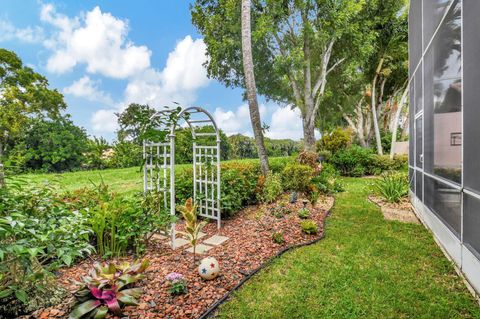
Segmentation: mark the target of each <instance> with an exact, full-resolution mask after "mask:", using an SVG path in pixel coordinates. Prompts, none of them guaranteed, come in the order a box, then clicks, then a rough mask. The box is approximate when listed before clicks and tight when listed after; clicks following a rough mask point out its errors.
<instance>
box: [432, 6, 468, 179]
mask: <svg viewBox="0 0 480 319" xmlns="http://www.w3.org/2000/svg"><path fill="white" fill-rule="evenodd" d="M461 62H462V61H461V5H460V2H459V1H454V2H453V4H452V6H451V8H450V9H449V11H448V12H447V14H446V16H445V19H444V21H443V22H442V24H441V25H440V27H439V29H438V32H437V34H436V35H435V37H434V39H433V41H432V45H431V47H430V48H429V50H428V51H427V53H426V55H425V61H424V63H425V89H424V91H425V94H426V97H425V121H426V125H425V148H426V149H425V156H426V159H425V169H426V171H427V172H429V173H432V174H435V175H437V176H440V177H443V178H446V179H448V180H450V181H452V182H455V183H458V184H461V178H462V147H461V145H462V134H461V132H462V79H461V71H462V70H461V65H462V64H461Z"/></svg>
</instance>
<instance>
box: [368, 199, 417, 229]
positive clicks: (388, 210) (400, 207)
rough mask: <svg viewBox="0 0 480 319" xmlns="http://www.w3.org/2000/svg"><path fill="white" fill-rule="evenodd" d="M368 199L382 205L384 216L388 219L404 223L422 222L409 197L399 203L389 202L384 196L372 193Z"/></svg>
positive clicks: (379, 205)
mask: <svg viewBox="0 0 480 319" xmlns="http://www.w3.org/2000/svg"><path fill="white" fill-rule="evenodd" d="M368 199H369V200H370V201H371V202H372V203H374V204H376V205H377V206H378V207H380V210H381V211H382V213H383V217H384V218H385V219H387V220H396V221H400V222H403V223H413V224H420V221H419V220H418V218H417V216H416V215H415V213H414V212H413V209H412V204H411V203H410V201H409V200H408V199H407V198H403V199H401V200H400V202H399V203H389V202H387V201H386V200H384V199H383V198H382V197H379V196H374V195H370V196H368Z"/></svg>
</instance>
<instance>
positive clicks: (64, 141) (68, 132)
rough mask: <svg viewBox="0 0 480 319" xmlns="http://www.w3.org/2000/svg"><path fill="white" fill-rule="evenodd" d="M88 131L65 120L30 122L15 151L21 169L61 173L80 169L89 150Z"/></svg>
mask: <svg viewBox="0 0 480 319" xmlns="http://www.w3.org/2000/svg"><path fill="white" fill-rule="evenodd" d="M87 143H88V139H87V135H86V133H85V130H84V129H82V128H79V127H77V126H75V125H74V124H73V122H72V121H71V120H70V119H68V118H67V117H65V118H58V119H57V120H54V121H52V120H43V119H32V120H30V125H29V127H28V128H27V129H26V130H25V131H24V133H23V134H22V135H21V136H20V138H19V139H17V144H16V145H15V148H14V150H13V153H14V154H15V156H16V160H17V162H14V163H11V164H13V165H15V166H17V168H19V169H21V170H35V171H43V172H62V171H69V170H74V169H78V168H79V167H80V165H81V164H82V162H84V156H83V153H84V152H86V151H87Z"/></svg>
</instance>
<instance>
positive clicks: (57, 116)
mask: <svg viewBox="0 0 480 319" xmlns="http://www.w3.org/2000/svg"><path fill="white" fill-rule="evenodd" d="M0 96H1V98H0V164H4V165H5V167H6V168H7V169H8V170H11V171H14V172H28V171H39V172H63V171H72V170H80V169H103V168H121V167H131V166H139V165H141V163H142V143H143V139H150V138H152V136H151V134H152V132H156V131H157V130H156V128H157V127H156V126H157V125H158V124H159V123H156V122H155V121H153V122H152V121H151V120H150V118H151V116H152V115H153V114H154V113H155V111H156V110H155V109H154V108H153V107H150V106H148V105H140V104H130V105H129V106H128V107H126V108H125V110H124V111H122V112H120V113H118V114H117V120H118V125H119V129H118V131H117V138H116V140H115V141H113V142H108V141H107V140H106V139H104V138H102V137H95V136H93V137H89V136H88V135H87V132H86V130H85V129H84V128H81V127H78V126H76V125H75V124H74V123H73V122H72V120H71V119H70V116H69V115H68V114H67V113H65V109H66V107H67V105H66V103H65V101H64V99H63V95H62V94H61V93H59V92H58V91H57V90H56V89H51V88H49V84H48V81H47V79H46V78H45V77H43V76H42V75H40V74H38V73H37V72H35V71H33V70H32V69H31V68H29V67H27V66H24V65H23V63H22V61H21V60H20V58H19V57H18V56H17V55H16V54H15V53H14V52H12V51H8V50H5V49H0ZM201 130H203V131H208V130H212V128H211V127H203V128H202V129H201ZM221 141H222V142H221V148H222V150H221V157H222V160H227V159H233V158H235V159H240V158H255V157H257V152H256V149H255V147H254V145H255V142H254V140H253V138H250V137H247V136H242V135H234V136H231V137H227V136H226V135H225V134H224V133H223V132H221ZM299 149H301V145H300V143H299V142H295V141H292V140H270V139H267V150H268V155H270V156H286V155H292V154H295V153H298V151H299ZM191 161H192V135H191V132H190V130H189V129H184V128H180V129H178V130H177V132H176V162H177V163H191Z"/></svg>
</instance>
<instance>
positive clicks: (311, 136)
mask: <svg viewBox="0 0 480 319" xmlns="http://www.w3.org/2000/svg"><path fill="white" fill-rule="evenodd" d="M314 123H315V121H312V120H311V118H310V117H303V116H302V124H303V148H304V149H305V150H306V151H311V152H315V150H316V145H315V124H314Z"/></svg>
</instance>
